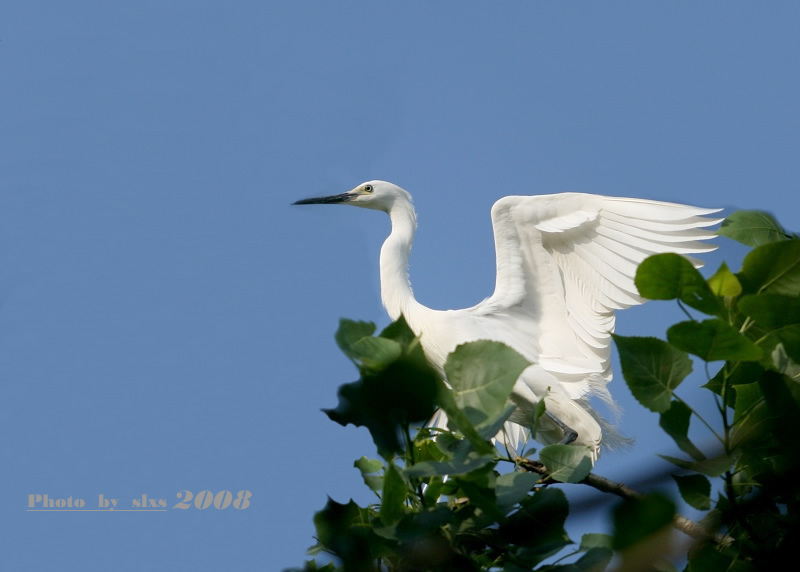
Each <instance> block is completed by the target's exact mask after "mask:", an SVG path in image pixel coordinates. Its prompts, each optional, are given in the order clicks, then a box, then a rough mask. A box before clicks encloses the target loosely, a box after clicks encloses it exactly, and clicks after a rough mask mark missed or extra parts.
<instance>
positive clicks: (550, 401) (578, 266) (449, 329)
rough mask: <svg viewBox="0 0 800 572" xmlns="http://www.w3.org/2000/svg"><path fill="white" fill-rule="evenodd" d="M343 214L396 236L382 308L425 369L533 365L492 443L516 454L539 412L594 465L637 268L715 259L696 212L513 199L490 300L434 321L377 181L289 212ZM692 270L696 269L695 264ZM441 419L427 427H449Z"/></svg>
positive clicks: (548, 438) (401, 220) (403, 214)
mask: <svg viewBox="0 0 800 572" xmlns="http://www.w3.org/2000/svg"><path fill="white" fill-rule="evenodd" d="M316 203H331V204H332V203H342V204H349V205H353V206H360V207H366V208H371V209H376V210H382V211H384V212H386V213H388V214H389V216H390V218H391V221H392V232H391V234H390V235H389V237H388V238H387V239H386V241H385V242H384V244H383V247H382V248H381V256H380V272H381V298H382V300H383V305H384V307H385V308H386V311H387V312H388V313H389V316H390V317H391V318H392V319H393V320H395V319H397V318H399V317H400V315H403V316H405V318H406V321H407V322H408V325H409V326H410V328H411V329H412V330H413V331H414V333H415V334H416V335H417V336H419V337H420V342H421V344H422V348H423V349H424V351H425V355H426V356H427V358H428V360H429V361H430V362H431V364H432V365H433V366H434V367H436V368H437V369H438V370H439V371H440V372H441V371H443V367H444V363H445V360H446V358H447V355H448V354H449V353H450V352H452V351H453V350H454V349H455V348H456V347H457V346H458V345H460V344H462V343H465V342H470V341H476V340H482V339H488V340H496V341H500V342H503V343H505V344H507V345H509V346H511V347H512V348H514V349H515V350H517V351H518V352H519V353H520V354H522V355H523V356H524V357H525V358H527V359H528V360H529V361H531V363H532V364H533V365H531V366H530V367H528V368H527V369H526V370H525V371H523V373H522V375H520V377H519V379H518V380H517V382H516V384H515V386H514V391H513V395H512V399H513V401H514V403H515V404H516V405H517V410H516V412H515V413H514V414H513V415H512V417H511V419H510V421H509V422H508V423H506V425H505V427H504V430H503V432H502V433H501V434H499V435H498V438H500V439H502V440H503V441H505V443H506V446H507V447H509V448H510V449H512V450H517V449H518V448H519V446H520V444H522V443H524V441H526V440H527V438H528V435H529V433H528V427H530V425H531V420H532V414H533V411H534V409H535V406H536V404H537V403H538V401H539V400H541V399H544V400H545V405H546V409H547V412H548V414H550V415H552V416H555V417H556V418H557V419H558V420H560V421H561V422H562V423H563V424H565V425H567V426H568V427H569V428H571V429H573V430H575V431H576V432H577V438H576V439H575V440H574V441H573V443H575V444H579V445H587V446H589V447H590V448H591V450H592V451H593V452H594V456H595V457H596V455H597V452H598V451H599V446H600V443H601V440H602V438H603V429H604V428H606V429H607V427H606V424H605V423H604V422H603V421H602V420H601V419H600V418H599V416H598V415H597V414H595V413H594V411H593V410H592V408H591V407H590V406H589V404H588V399H589V397H590V396H592V395H597V396H599V397H601V398H602V399H604V400H605V401H606V402H608V403H609V404H610V405H611V406H612V407H613V401H612V400H611V397H610V395H609V393H608V391H607V389H606V384H607V383H608V381H610V379H611V363H610V351H611V333H612V332H613V331H614V311H615V310H619V309H623V308H627V307H630V306H632V305H635V304H640V303H642V302H643V301H644V300H643V299H642V298H641V297H640V296H639V294H638V292H637V289H636V286H635V285H634V282H633V280H634V276H635V273H636V267H637V266H638V265H639V263H640V262H642V261H643V260H644V259H645V258H647V257H648V256H650V255H652V254H657V253H662V252H675V253H678V254H682V255H688V254H692V253H702V252H708V251H710V250H713V249H714V248H715V247H714V246H712V245H709V244H706V243H704V242H703V241H705V240H708V239H710V238H713V237H714V236H715V234H714V232H713V231H709V230H706V227H708V226H711V225H713V224H716V223H717V222H719V221H718V220H715V219H710V218H705V215H709V214H711V213H714V212H717V211H718V210H719V209H704V208H696V207H690V206H685V205H679V204H674V203H665V202H658V201H650V200H643V199H631V198H621V197H605V196H599V195H590V194H583V193H563V194H556V195H538V196H509V197H504V198H502V199H500V200H498V201H497V202H496V203H495V204H494V206H493V207H492V225H493V228H494V239H495V249H496V254H497V281H496V284H495V290H494V294H492V296H490V297H489V298H486V299H485V300H483V301H482V302H480V303H479V304H477V305H475V306H473V307H471V308H466V309H462V310H445V311H441V310H433V309H430V308H427V307H425V306H423V305H422V304H420V303H419V302H417V301H416V299H415V298H414V296H413V294H412V291H411V286H410V283H409V279H408V255H409V251H410V249H411V243H412V241H413V238H414V232H415V229H416V213H415V211H414V207H413V205H412V202H411V195H409V194H408V193H407V192H406V191H405V190H403V189H401V188H400V187H398V186H396V185H394V184H392V183H387V182H385V181H369V182H367V183H363V184H361V185H359V186H358V187H356V188H355V189H353V190H352V191H349V192H347V193H343V194H340V195H334V196H330V197H322V198H317V199H307V200H303V201H298V202H297V203H295V204H316ZM692 262H693V263H694V264H695V265H696V266H700V265H701V264H700V262H699V261H697V260H694V259H692ZM446 421H447V420H446V417H445V416H444V414H443V413H442V412H439V413H438V414H437V416H436V417H435V418H434V420H432V423H433V424H435V425H438V426H442V424H444V423H446ZM564 435H565V433H564V429H563V425H561V424H559V423H558V422H557V421H556V420H554V419H552V418H550V417H542V418H541V419H540V420H539V424H538V426H537V433H536V436H535V437H536V439H537V440H538V441H539V442H540V443H543V444H549V443H555V442H559V441H561V440H562V439H564Z"/></svg>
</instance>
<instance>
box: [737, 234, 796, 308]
mask: <svg viewBox="0 0 800 572" xmlns="http://www.w3.org/2000/svg"><path fill="white" fill-rule="evenodd" d="M739 280H740V281H741V282H742V286H743V287H744V290H745V292H746V293H748V294H752V293H764V292H770V293H773V294H786V295H788V296H797V294H798V292H800V240H797V239H793V240H783V241H781V242H771V243H769V244H763V245H761V246H759V247H757V248H755V249H753V250H752V251H751V252H750V253H749V254H748V255H747V256H746V257H745V259H744V262H743V263H742V271H741V272H740V273H739Z"/></svg>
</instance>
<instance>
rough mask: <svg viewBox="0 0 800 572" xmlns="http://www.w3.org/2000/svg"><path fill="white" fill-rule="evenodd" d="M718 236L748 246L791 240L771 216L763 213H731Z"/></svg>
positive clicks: (745, 211) (743, 211)
mask: <svg viewBox="0 0 800 572" xmlns="http://www.w3.org/2000/svg"><path fill="white" fill-rule="evenodd" d="M717 234H719V235H722V236H727V237H728V238H732V239H733V240H736V241H738V242H741V243H742V244H746V245H747V246H758V245H760V244H765V243H767V242H775V241H778V240H785V239H787V238H790V235H789V233H787V232H786V231H785V230H784V229H783V227H781V225H780V224H779V223H778V221H777V220H775V217H773V216H772V215H771V214H769V213H766V212H763V211H755V210H742V211H736V212H734V213H731V214H730V215H729V216H728V217H727V218H726V219H725V220H724V221H722V224H721V225H720V227H719V230H718V231H717Z"/></svg>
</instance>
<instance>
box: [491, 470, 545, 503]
mask: <svg viewBox="0 0 800 572" xmlns="http://www.w3.org/2000/svg"><path fill="white" fill-rule="evenodd" d="M538 481H539V477H538V476H537V475H535V474H533V473H522V472H518V471H515V472H513V473H506V474H505V475H500V476H499V477H497V482H496V483H495V494H496V495H497V506H499V507H500V509H501V510H503V511H505V512H508V511H509V510H511V507H512V506H514V505H515V504H517V503H518V502H520V501H521V500H522V499H524V498H525V497H526V496H528V493H529V492H531V489H532V488H533V486H534V485H535V484H536V483H537V482H538Z"/></svg>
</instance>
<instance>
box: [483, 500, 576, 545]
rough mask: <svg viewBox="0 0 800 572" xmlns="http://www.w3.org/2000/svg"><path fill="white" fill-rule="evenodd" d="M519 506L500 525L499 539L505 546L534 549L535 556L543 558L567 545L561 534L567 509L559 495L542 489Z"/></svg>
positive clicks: (565, 534) (567, 539)
mask: <svg viewBox="0 0 800 572" xmlns="http://www.w3.org/2000/svg"><path fill="white" fill-rule="evenodd" d="M521 504H522V506H521V507H520V509H519V510H518V511H516V512H514V513H513V514H511V516H509V517H508V519H507V520H506V522H504V523H502V524H501V525H500V529H499V532H500V535H501V537H502V538H503V539H504V540H505V541H506V542H509V543H512V544H517V545H520V546H525V547H528V548H535V549H536V554H538V555H539V556H540V557H544V558H546V557H547V555H549V553H551V551H552V550H554V549H560V548H561V547H562V546H564V545H565V544H566V543H567V542H569V537H568V536H567V533H566V531H565V530H564V523H565V521H566V519H567V513H568V512H569V505H568V504H567V497H566V496H565V495H564V492H563V491H561V490H559V489H557V488H546V489H542V490H539V491H538V492H536V493H535V494H533V495H528V496H527V497H525V498H524V499H523V500H522V503H521ZM530 556H532V555H531V554H529V557H530Z"/></svg>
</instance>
